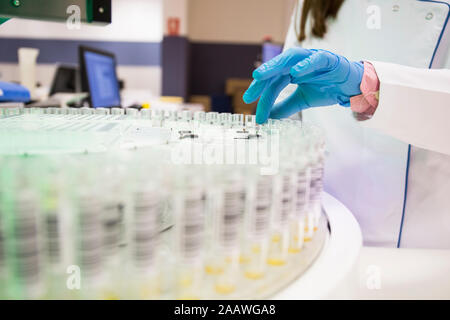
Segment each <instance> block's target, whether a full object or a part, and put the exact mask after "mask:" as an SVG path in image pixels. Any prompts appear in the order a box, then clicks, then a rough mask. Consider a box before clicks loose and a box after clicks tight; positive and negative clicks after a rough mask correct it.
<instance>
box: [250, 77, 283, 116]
mask: <svg viewBox="0 0 450 320" xmlns="http://www.w3.org/2000/svg"><path fill="white" fill-rule="evenodd" d="M289 82H290V78H289V76H283V77H276V78H273V79H272V80H271V81H270V83H269V85H268V86H267V88H266V89H265V90H264V92H263V94H262V95H261V98H260V99H259V102H258V107H257V109H256V122H257V123H259V124H263V123H265V122H266V121H267V119H268V118H269V114H270V110H271V109H272V106H273V105H274V103H275V100H276V99H277V97H278V95H279V94H280V92H281V91H282V90H283V89H284V88H285V87H286V86H287V85H288V84H289Z"/></svg>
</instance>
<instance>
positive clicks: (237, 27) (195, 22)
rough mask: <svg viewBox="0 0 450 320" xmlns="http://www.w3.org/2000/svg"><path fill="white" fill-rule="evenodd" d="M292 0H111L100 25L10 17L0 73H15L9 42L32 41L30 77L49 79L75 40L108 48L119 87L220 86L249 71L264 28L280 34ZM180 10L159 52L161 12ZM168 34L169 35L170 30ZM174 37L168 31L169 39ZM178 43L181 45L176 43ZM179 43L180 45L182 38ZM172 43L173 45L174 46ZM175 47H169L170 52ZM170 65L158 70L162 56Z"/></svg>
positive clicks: (69, 58) (1, 36) (199, 90)
mask: <svg viewBox="0 0 450 320" xmlns="http://www.w3.org/2000/svg"><path fill="white" fill-rule="evenodd" d="M294 3H295V0H112V6H113V7H112V21H113V23H112V24H111V25H108V26H92V25H86V24H83V25H82V26H81V29H80V30H69V29H68V28H67V27H66V25H65V23H54V22H42V21H34V20H22V19H12V20H11V21H8V22H6V23H5V24H3V25H1V26H0V80H4V81H18V80H19V72H18V67H17V49H18V48H19V47H23V46H24V47H36V48H39V49H40V55H39V58H38V63H39V65H38V70H37V80H38V81H39V82H40V83H41V84H42V85H43V86H50V84H51V81H52V78H53V74H54V71H55V68H56V63H69V64H71V63H77V62H78V56H77V47H78V45H80V44H83V45H88V46H93V47H97V48H100V49H105V50H108V51H112V52H115V53H116V56H117V60H118V64H119V66H118V74H119V77H120V78H121V79H124V80H125V83H126V87H127V88H131V89H143V90H148V92H149V93H151V94H153V95H160V94H161V93H164V92H163V88H162V87H163V83H164V84H167V85H169V86H170V85H172V84H176V85H175V89H176V90H175V91H171V90H169V91H167V92H166V93H165V94H167V93H168V94H177V90H178V91H180V90H181V91H183V92H184V94H183V93H182V95H184V96H187V95H188V94H201V95H209V94H220V93H223V91H224V85H225V79H226V78H229V77H239V78H247V77H250V75H251V71H252V70H253V68H254V62H255V61H256V60H257V58H258V54H259V52H260V45H261V42H262V39H263V37H264V36H267V35H270V36H272V37H273V39H274V40H275V41H277V42H280V43H281V42H283V40H284V37H285V34H286V31H287V26H288V24H289V20H290V15H291V12H292V9H293V7H294ZM169 17H179V18H180V36H179V38H182V39H179V40H180V41H179V42H180V43H178V44H177V43H176V42H177V41H172V43H175V48H182V50H183V52H180V51H177V50H178V49H177V50H174V49H173V48H172V47H170V46H169V47H168V48H167V50H165V53H162V54H163V55H164V57H165V58H164V57H163V56H161V49H162V47H163V45H162V43H161V42H162V41H163V38H164V34H165V33H166V31H167V19H168V18H169ZM174 38H176V37H174ZM172 40H174V39H172ZM183 43H184V45H183ZM186 43H187V45H186ZM177 46H178V47H177ZM174 52H175V53H177V54H173V53H174ZM163 61H164V64H165V65H166V69H167V70H169V71H171V73H170V74H169V76H168V77H164V80H163V74H162V73H163V72H162V63H163Z"/></svg>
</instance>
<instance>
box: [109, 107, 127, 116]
mask: <svg viewBox="0 0 450 320" xmlns="http://www.w3.org/2000/svg"><path fill="white" fill-rule="evenodd" d="M111 114H112V115H115V116H121V115H124V114H125V110H124V109H122V108H112V109H111Z"/></svg>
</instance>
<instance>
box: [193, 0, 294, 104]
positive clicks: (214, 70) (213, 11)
mask: <svg viewBox="0 0 450 320" xmlns="http://www.w3.org/2000/svg"><path fill="white" fill-rule="evenodd" d="M295 3H296V1H295V0H227V1H223V0H189V6H188V13H187V19H188V36H189V39H190V41H191V52H190V56H191V58H190V61H191V64H190V74H189V80H190V81H189V82H190V83H189V93H190V94H192V95H213V96H216V95H220V94H222V95H223V94H224V91H225V85H226V81H227V79H229V78H250V77H251V73H252V71H253V70H254V68H255V62H256V61H257V60H259V58H260V54H261V44H262V42H263V39H264V38H265V37H267V36H269V37H271V38H272V41H274V42H276V43H280V44H282V43H283V42H284V39H285V36H286V33H287V30H288V27H289V22H290V18H291V15H292V10H293V9H294V7H295Z"/></svg>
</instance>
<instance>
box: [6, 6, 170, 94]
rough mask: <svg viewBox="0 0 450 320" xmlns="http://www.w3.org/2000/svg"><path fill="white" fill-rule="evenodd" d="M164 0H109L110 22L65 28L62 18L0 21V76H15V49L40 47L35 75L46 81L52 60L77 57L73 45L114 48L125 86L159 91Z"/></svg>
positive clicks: (9, 78) (13, 78)
mask: <svg viewBox="0 0 450 320" xmlns="http://www.w3.org/2000/svg"><path fill="white" fill-rule="evenodd" d="M162 5H163V0H113V1H112V21H113V22H112V24H110V25H108V26H94V25H87V24H82V25H81V29H80V30H69V29H68V28H67V27H66V24H65V23H56V22H44V21H34V20H22V19H12V20H10V21H8V22H6V23H5V24H3V25H1V26H0V80H5V81H17V80H19V72H18V68H17V65H16V64H17V49H18V48H19V47H21V46H25V47H27V46H28V47H35V48H39V49H40V55H39V58H38V63H39V65H38V70H37V80H38V81H39V82H40V83H41V84H42V85H44V86H49V85H50V83H51V81H52V78H53V73H54V70H55V68H56V65H55V63H77V62H78V52H77V48H78V45H80V44H83V45H88V46H93V47H97V48H101V49H105V50H109V51H112V52H115V53H116V56H117V60H118V64H119V67H118V74H119V77H120V78H122V79H124V80H125V82H126V86H127V87H128V88H133V89H146V90H149V91H150V92H151V93H152V94H154V95H159V94H160V92H161V67H160V42H161V40H162V37H163V16H162Z"/></svg>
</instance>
